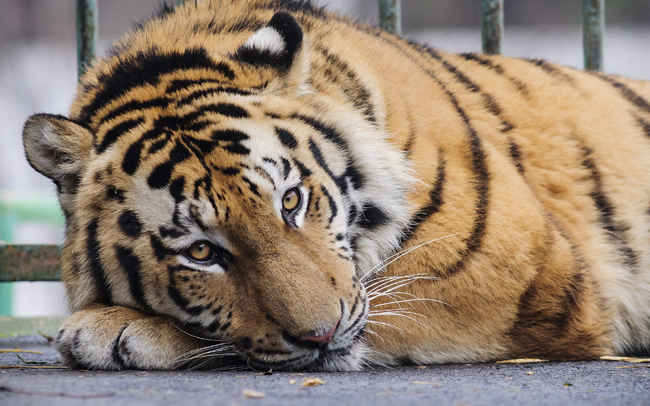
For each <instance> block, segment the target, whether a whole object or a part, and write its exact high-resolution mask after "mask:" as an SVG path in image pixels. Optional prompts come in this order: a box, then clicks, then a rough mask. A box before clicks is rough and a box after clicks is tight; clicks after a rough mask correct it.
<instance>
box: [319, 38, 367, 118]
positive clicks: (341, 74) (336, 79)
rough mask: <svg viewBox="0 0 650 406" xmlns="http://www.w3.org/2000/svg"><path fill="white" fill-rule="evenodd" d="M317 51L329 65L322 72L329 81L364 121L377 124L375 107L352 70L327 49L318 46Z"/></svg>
mask: <svg viewBox="0 0 650 406" xmlns="http://www.w3.org/2000/svg"><path fill="white" fill-rule="evenodd" d="M317 49H318V51H319V52H321V53H322V54H323V56H324V57H325V59H326V60H327V62H329V64H330V66H329V68H328V69H325V71H324V74H325V76H326V77H327V78H328V79H329V81H331V82H333V83H336V84H337V85H338V86H339V87H340V88H341V90H343V93H345V95H346V96H347V97H348V99H349V100H350V101H351V102H352V104H353V105H354V107H356V108H357V109H359V110H361V112H362V113H363V115H364V116H365V118H366V120H368V121H369V122H371V123H373V124H375V123H377V119H376V117H375V111H374V110H375V107H374V106H373V104H372V101H371V97H370V92H369V91H368V89H366V87H365V86H364V85H363V83H361V81H360V80H359V78H358V75H357V74H356V73H355V72H354V70H353V69H352V68H350V66H349V65H348V64H347V63H346V62H345V61H344V60H342V59H341V58H340V57H339V56H338V55H336V54H334V53H332V52H331V51H330V50H328V49H327V48H325V47H323V46H320V45H319V46H317ZM332 68H336V70H338V75H336V74H334V72H332Z"/></svg>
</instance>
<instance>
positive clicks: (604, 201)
mask: <svg viewBox="0 0 650 406" xmlns="http://www.w3.org/2000/svg"><path fill="white" fill-rule="evenodd" d="M591 154H592V151H591V149H589V148H587V147H582V156H583V161H582V165H583V166H584V167H585V168H587V169H588V170H589V172H590V174H591V179H592V180H593V182H594V188H593V190H592V191H591V193H590V196H591V198H592V199H593V201H594V204H595V205H596V208H597V209H598V213H599V214H600V223H601V225H602V227H603V228H604V229H605V231H607V237H608V238H609V239H610V241H611V242H612V243H613V244H614V245H615V247H616V249H617V250H618V251H619V253H620V255H621V256H622V257H623V261H624V263H625V265H627V266H628V267H629V268H630V269H631V270H632V272H636V271H638V266H639V258H638V255H637V253H636V252H634V250H632V248H630V247H629V246H628V243H627V237H626V235H625V232H626V231H628V230H629V227H628V226H626V225H624V224H623V223H621V222H619V221H616V220H615V219H616V213H615V209H614V205H613V204H612V202H611V201H610V200H609V198H608V197H607V195H606V194H605V191H604V190H603V180H602V175H601V173H600V170H599V169H598V167H597V166H596V163H595V162H594V160H593V158H592V157H591Z"/></svg>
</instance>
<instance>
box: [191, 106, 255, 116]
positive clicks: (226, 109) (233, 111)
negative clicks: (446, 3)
mask: <svg viewBox="0 0 650 406" xmlns="http://www.w3.org/2000/svg"><path fill="white" fill-rule="evenodd" d="M208 112H210V113H216V114H221V115H222V116H226V117H232V118H248V117H250V115H249V114H248V112H247V111H246V110H244V109H243V108H241V107H239V106H237V105H235V104H232V103H218V104H208V105H204V106H201V107H200V108H199V109H198V110H197V113H201V114H202V113H208Z"/></svg>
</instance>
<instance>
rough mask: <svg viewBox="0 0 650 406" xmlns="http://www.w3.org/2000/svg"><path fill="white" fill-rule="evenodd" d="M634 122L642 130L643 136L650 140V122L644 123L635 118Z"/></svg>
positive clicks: (642, 120)
mask: <svg viewBox="0 0 650 406" xmlns="http://www.w3.org/2000/svg"><path fill="white" fill-rule="evenodd" d="M636 122H637V124H638V125H639V127H641V128H642V129H643V134H645V136H646V137H648V138H650V122H648V121H645V120H644V119H642V118H641V117H637V118H636Z"/></svg>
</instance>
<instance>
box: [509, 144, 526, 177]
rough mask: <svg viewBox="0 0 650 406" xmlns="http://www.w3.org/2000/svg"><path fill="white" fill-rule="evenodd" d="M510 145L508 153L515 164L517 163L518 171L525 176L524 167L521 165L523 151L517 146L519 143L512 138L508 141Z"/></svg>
mask: <svg viewBox="0 0 650 406" xmlns="http://www.w3.org/2000/svg"><path fill="white" fill-rule="evenodd" d="M508 143H509V145H510V146H509V148H508V152H509V153H510V157H511V158H512V160H513V162H514V163H515V166H516V167H517V171H518V172H519V173H520V174H522V175H523V174H524V166H523V165H522V163H521V150H520V149H519V145H517V143H516V142H515V141H514V140H513V139H512V138H510V139H509V140H508Z"/></svg>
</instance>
